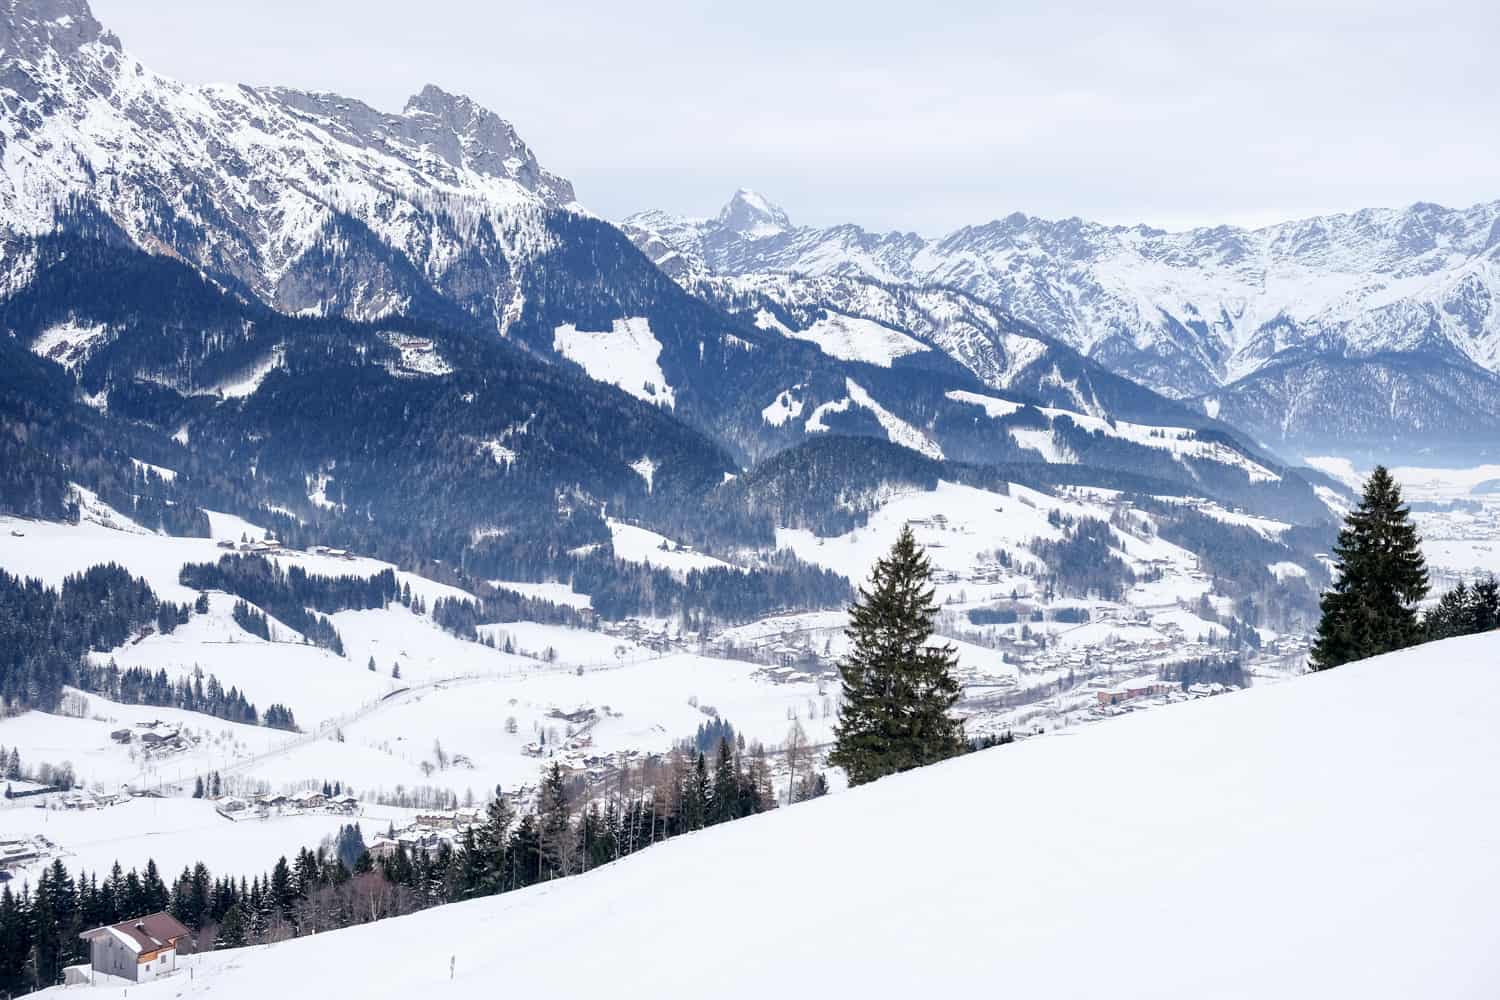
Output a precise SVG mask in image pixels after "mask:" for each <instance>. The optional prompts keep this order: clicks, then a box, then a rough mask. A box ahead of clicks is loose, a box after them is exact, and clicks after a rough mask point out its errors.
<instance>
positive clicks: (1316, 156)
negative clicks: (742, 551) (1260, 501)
mask: <svg viewBox="0 0 1500 1000" xmlns="http://www.w3.org/2000/svg"><path fill="white" fill-rule="evenodd" d="M93 7H94V11H95V14H96V15H97V16H98V17H99V19H100V20H102V21H103V22H104V23H105V24H106V25H107V26H109V27H111V28H113V29H114V30H115V31H116V32H117V33H118V34H119V35H120V36H121V38H122V39H123V41H124V43H125V45H126V46H127V47H128V48H130V49H131V50H132V51H133V52H135V53H136V54H137V55H138V56H139V57H140V58H141V59H143V60H144V61H145V62H147V63H148V64H150V65H151V66H152V67H153V68H155V69H157V70H158V71H160V72H163V73H166V74H168V75H170V76H175V77H178V78H180V79H183V80H187V81H191V82H197V83H206V82H212V81H232V82H246V83H254V84H262V83H267V84H268V83H278V84H286V85H289V86H295V87H300V88H305V89H314V90H331V91H336V92H339V93H342V94H345V95H348V96H351V97H357V98H360V99H362V100H365V101H367V102H368V103H370V104H373V105H375V106H376V107H379V108H382V109H385V110H399V109H400V108H401V106H402V105H403V104H404V103H405V100H406V97H407V96H408V95H410V94H412V93H414V92H416V91H417V90H419V89H421V87H422V85H423V84H425V83H428V82H432V83H436V84H438V85H440V86H442V87H443V88H445V89H447V90H451V91H457V92H462V93H467V94H469V95H470V96H472V97H474V98H475V99H477V100H479V101H480V102H482V103H484V104H486V105H487V106H489V107H490V108H492V109H494V110H495V111H496V112H497V113H499V114H500V115H501V116H502V117H504V118H507V119H509V120H510V121H512V122H513V123H514V124H515V125H516V127H517V128H518V129H519V131H520V133H521V135H522V137H523V138H525V139H526V141H527V142H528V143H529V144H530V145H531V147H532V148H533V150H535V152H536V154H537V156H538V157H539V158H540V159H541V161H542V163H543V164H544V165H546V166H547V167H548V168H549V169H551V170H554V171H556V172H558V173H561V174H563V175H565V176H567V177H569V178H570V179H572V180H573V182H574V184H575V185H576V187H577V190H578V195H579V198H580V200H581V201H582V202H583V203H584V204H586V205H587V206H589V207H590V208H591V209H593V210H594V211H596V212H599V213H600V214H603V215H605V216H608V217H611V218H618V217H620V216H623V215H625V214H628V213H629V212H632V211H636V210H638V209H642V208H652V207H660V208H666V209H669V210H672V211H676V212H681V213H687V214H696V215H707V214H712V213H713V212H716V211H717V210H718V208H719V206H720V205H721V204H722V203H723V202H724V201H725V200H726V199H727V198H728V196H729V195H730V194H731V193H732V192H733V191H734V189H735V188H738V187H742V186H743V187H752V188H756V189H758V190H760V191H762V192H763V193H765V194H766V195H767V196H769V197H770V198H771V199H772V200H774V201H776V202H778V203H780V204H781V205H782V206H783V207H785V208H786V209H787V211H788V212H789V213H790V215H791V216H792V219H793V221H796V222H805V223H812V224H828V223H835V222H846V221H854V222H859V223H861V224H863V225H865V226H867V227H871V228H879V229H901V230H915V231H917V232H921V233H923V234H927V235H932V234H937V233H940V232H943V231H946V230H948V229H951V228H953V227H956V226H959V225H963V224H966V223H971V222H983V221H986V220H988V219H992V218H996V217H999V216H1003V215H1006V214H1009V213H1010V212H1013V211H1022V212H1026V213H1028V214H1035V215H1042V216H1047V217H1066V216H1073V215H1078V216H1082V217H1084V218H1090V219H1097V220H1100V221H1105V222H1148V223H1152V224H1155V225H1160V226H1165V227H1168V228H1181V227H1185V226H1190V225H1198V224H1212V223H1219V222H1228V223H1237V224H1246V225H1254V224H1260V223H1268V222H1273V221H1278V220H1282V219H1286V218H1293V217H1298V216H1305V215H1313V214H1319V213H1323V212H1330V211H1345V210H1351V209H1355V208H1360V207H1365V206H1375V205H1381V206H1384V205H1406V204H1409V203H1411V202H1413V201H1436V202H1440V203H1443V204H1447V205H1456V206H1461V205H1469V204H1472V203H1474V202H1478V201H1490V200H1494V199H1500V113H1497V109H1500V72H1497V63H1496V62H1495V60H1496V50H1497V43H1500V3H1495V2H1494V0H1489V2H1483V0H1476V2H1471V3H1455V4H1448V5H1439V4H1414V3H1384V2H1379V0H1367V2H1349V3H1321V2H1297V3H1291V2H1288V3H1252V2H1241V3H1237V4H1231V3H1218V2H1208V3H1201V4H1187V3H1179V4H1163V3H1137V4H1128V5H1127V4H1118V3H1110V4H1099V5H1096V6H1094V7H1093V8H1092V9H1091V8H1090V7H1085V6H1081V5H1071V4H1064V3H1042V4H1029V3H1019V2H995V0H967V2H945V0H926V2H920V0H906V2H903V3H900V4H889V3H884V2H880V0H866V2H861V3H838V4H834V3H829V2H827V0H821V2H820V0H798V2H784V0H757V2H750V3H747V2H743V0H742V2H738V3H733V4H716V3H710V2H697V3H693V2H678V0H636V2H622V0H601V2H591V3H569V2H565V0H547V2H533V0H420V2H413V0H254V2H251V0H211V2H205V0H93ZM1127 7H1134V8H1136V9H1134V10H1127V9H1126V8H1127ZM1001 8H1003V9H1001ZM1221 8H1222V9H1221ZM1230 8H1233V9H1230Z"/></svg>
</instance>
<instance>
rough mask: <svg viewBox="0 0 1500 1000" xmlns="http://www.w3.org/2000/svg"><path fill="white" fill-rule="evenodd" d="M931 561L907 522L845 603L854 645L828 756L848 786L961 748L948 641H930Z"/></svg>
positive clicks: (842, 670) (933, 610)
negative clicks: (850, 602) (850, 604)
mask: <svg viewBox="0 0 1500 1000" xmlns="http://www.w3.org/2000/svg"><path fill="white" fill-rule="evenodd" d="M931 577H932V567H931V564H930V563H929V562H928V559H927V556H926V554H925V553H924V552H923V551H922V550H921V549H920V548H919V547H918V546H917V542H916V539H915V538H914V537H913V536H912V533H911V529H910V528H909V527H907V528H903V529H902V530H901V536H900V537H899V538H898V539H896V544H895V545H894V546H892V548H891V552H890V554H889V555H888V556H886V557H885V558H884V559H880V560H878V561H877V562H876V563H875V569H874V572H873V573H872V574H871V583H870V588H869V589H868V590H866V589H864V588H861V589H860V592H859V597H858V600H856V601H855V603H854V606H853V607H852V608H851V609H850V617H851V620H852V623H851V626H850V628H849V631H848V635H849V638H850V640H851V641H852V642H853V644H854V646H853V649H852V650H851V651H850V653H849V655H848V656H846V657H845V658H844V659H843V661H842V662H841V663H840V664H839V674H840V676H841V678H842V679H843V705H842V706H841V708H840V711H839V719H838V722H837V723H836V724H835V725H834V738H835V745H834V750H833V752H832V753H831V754H830V755H829V758H828V760H829V763H831V764H834V765H836V766H839V767H842V768H843V769H844V770H845V771H846V772H847V773H848V775H849V783H850V784H851V785H861V784H864V783H865V782H867V781H874V780H875V779H876V778H880V777H883V776H885V775H887V774H894V773H896V772H898V771H905V770H908V769H909V768H913V767H919V766H921V765H923V764H930V763H933V762H934V761H939V760H942V759H944V758H946V757H952V756H954V755H955V754H958V753H961V752H962V751H963V747H964V736H963V724H962V723H961V722H959V721H958V720H957V719H954V718H953V717H952V716H951V715H950V714H949V712H950V711H951V709H952V708H953V706H954V705H955V704H956V703H957V702H958V697H959V692H960V688H959V684H958V681H957V680H956V679H955V678H954V676H953V668H954V667H955V666H957V663H958V658H957V656H956V654H955V652H954V649H953V647H952V646H947V645H945V646H932V645H929V644H928V640H929V639H930V638H931V637H932V632H933V623H934V622H935V620H936V618H937V614H938V606H937V604H936V603H935V601H934V596H933V589H932V586H931V583H930V581H931Z"/></svg>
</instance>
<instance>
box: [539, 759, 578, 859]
mask: <svg viewBox="0 0 1500 1000" xmlns="http://www.w3.org/2000/svg"><path fill="white" fill-rule="evenodd" d="M537 812H538V814H539V815H538V817H537V818H538V820H539V822H540V825H541V850H542V856H543V861H544V864H545V877H546V878H559V877H561V876H563V875H567V874H569V862H570V858H569V855H570V854H571V853H572V852H571V851H570V850H569V848H570V847H571V846H572V830H571V827H570V822H569V815H568V792H567V787H566V786H565V785H564V784H563V776H562V768H561V767H559V766H558V765H557V764H553V765H552V768H551V769H550V770H549V771H547V773H546V775H545V777H543V778H542V793H541V801H540V802H539V803H538V807H537Z"/></svg>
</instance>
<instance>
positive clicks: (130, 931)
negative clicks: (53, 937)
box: [78, 913, 189, 983]
mask: <svg viewBox="0 0 1500 1000" xmlns="http://www.w3.org/2000/svg"><path fill="white" fill-rule="evenodd" d="M78 936H79V937H81V938H83V940H85V941H87V942H89V958H90V962H89V965H90V968H91V969H92V970H93V971H94V972H95V973H102V974H104V975H108V976H119V977H120V978H121V979H129V980H130V981H132V982H136V983H144V982H149V981H150V980H152V979H158V978H160V977H162V976H165V975H169V974H171V973H172V972H175V971H176V970H177V946H178V943H179V942H182V941H185V940H188V938H189V932H188V929H187V928H186V927H184V926H183V925H182V924H180V923H178V921H177V919H176V918H175V917H173V916H172V915H171V914H167V913H153V914H151V915H150V916H147V917H138V918H137V919H135V920H125V921H122V922H120V923H118V924H107V925H105V926H103V927H95V928H94V929H93V930H90V931H84V932H83V933H82V934H80V935H78Z"/></svg>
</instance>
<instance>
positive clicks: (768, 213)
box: [718, 188, 792, 239]
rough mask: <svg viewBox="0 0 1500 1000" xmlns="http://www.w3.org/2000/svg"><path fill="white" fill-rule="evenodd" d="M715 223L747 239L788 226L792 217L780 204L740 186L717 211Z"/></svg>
mask: <svg viewBox="0 0 1500 1000" xmlns="http://www.w3.org/2000/svg"><path fill="white" fill-rule="evenodd" d="M718 223H719V228H721V229H727V230H729V231H730V232H733V233H737V234H739V235H741V236H746V237H749V238H751V239H762V238H764V237H767V236H775V235H777V234H779V233H784V232H786V231H787V230H788V229H791V228H792V220H791V219H789V218H788V217H787V214H786V212H785V211H783V210H782V209H781V207H780V206H778V205H776V204H774V203H772V202H771V200H770V199H769V198H767V197H766V196H765V195H763V194H760V193H759V192H757V191H751V190H750V189H749V188H740V189H739V190H738V191H736V192H735V193H734V197H732V198H730V199H729V204H727V205H725V206H724V209H723V211H721V212H720V213H719V220H718Z"/></svg>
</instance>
